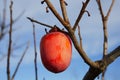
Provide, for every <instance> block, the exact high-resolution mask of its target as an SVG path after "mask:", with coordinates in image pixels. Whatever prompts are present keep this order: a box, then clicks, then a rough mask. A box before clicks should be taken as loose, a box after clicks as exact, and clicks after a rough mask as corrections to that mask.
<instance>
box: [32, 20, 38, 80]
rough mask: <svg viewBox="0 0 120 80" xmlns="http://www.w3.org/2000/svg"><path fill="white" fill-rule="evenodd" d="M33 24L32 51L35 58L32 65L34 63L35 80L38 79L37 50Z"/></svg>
mask: <svg viewBox="0 0 120 80" xmlns="http://www.w3.org/2000/svg"><path fill="white" fill-rule="evenodd" d="M32 24H33V39H34V53H35V58H34V65H35V80H38V73H37V50H36V35H35V25H34V23H33V22H32Z"/></svg>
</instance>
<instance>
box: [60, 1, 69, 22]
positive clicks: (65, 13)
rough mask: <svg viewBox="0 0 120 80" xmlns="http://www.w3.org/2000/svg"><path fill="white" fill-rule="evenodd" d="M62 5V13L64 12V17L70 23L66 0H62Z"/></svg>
mask: <svg viewBox="0 0 120 80" xmlns="http://www.w3.org/2000/svg"><path fill="white" fill-rule="evenodd" d="M60 5H61V10H62V14H63V18H64V20H65V22H67V23H70V22H69V19H68V16H67V11H66V5H65V0H60Z"/></svg>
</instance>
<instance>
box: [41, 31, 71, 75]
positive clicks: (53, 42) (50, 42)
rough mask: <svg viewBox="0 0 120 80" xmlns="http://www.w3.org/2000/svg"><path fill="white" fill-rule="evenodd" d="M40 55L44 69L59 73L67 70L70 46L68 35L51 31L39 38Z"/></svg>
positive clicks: (69, 60) (69, 59)
mask: <svg viewBox="0 0 120 80" xmlns="http://www.w3.org/2000/svg"><path fill="white" fill-rule="evenodd" d="M40 54H41V60H42V63H43V65H44V67H45V68H46V69H47V70H49V71H51V72H53V73H59V72H62V71H64V70H66V69H67V67H68V66H69V64H70V62H71V56H72V44H71V40H70V38H69V36H68V35H66V34H64V33H62V32H57V31H55V32H54V31H53V32H50V33H47V34H46V35H44V36H43V37H42V38H41V42H40Z"/></svg>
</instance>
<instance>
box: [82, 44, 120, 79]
mask: <svg viewBox="0 0 120 80" xmlns="http://www.w3.org/2000/svg"><path fill="white" fill-rule="evenodd" d="M119 57H120V46H118V47H117V48H116V49H114V50H113V51H112V52H110V53H109V54H107V55H106V56H105V57H104V58H103V60H100V61H96V63H97V64H99V68H93V67H91V66H90V68H89V70H88V72H87V73H86V75H85V76H84V78H83V80H89V79H90V80H94V79H95V78H96V77H97V76H98V75H99V74H100V73H102V72H103V71H104V70H106V67H108V66H109V64H111V63H112V62H114V61H115V60H116V59H118V58H119Z"/></svg>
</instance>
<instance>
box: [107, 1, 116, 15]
mask: <svg viewBox="0 0 120 80" xmlns="http://www.w3.org/2000/svg"><path fill="white" fill-rule="evenodd" d="M114 3H115V0H112V3H111V5H110V8H109V10H108V12H107V15H106V16H107V17H109V16H110V13H111V11H112V8H113V5H114Z"/></svg>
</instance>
